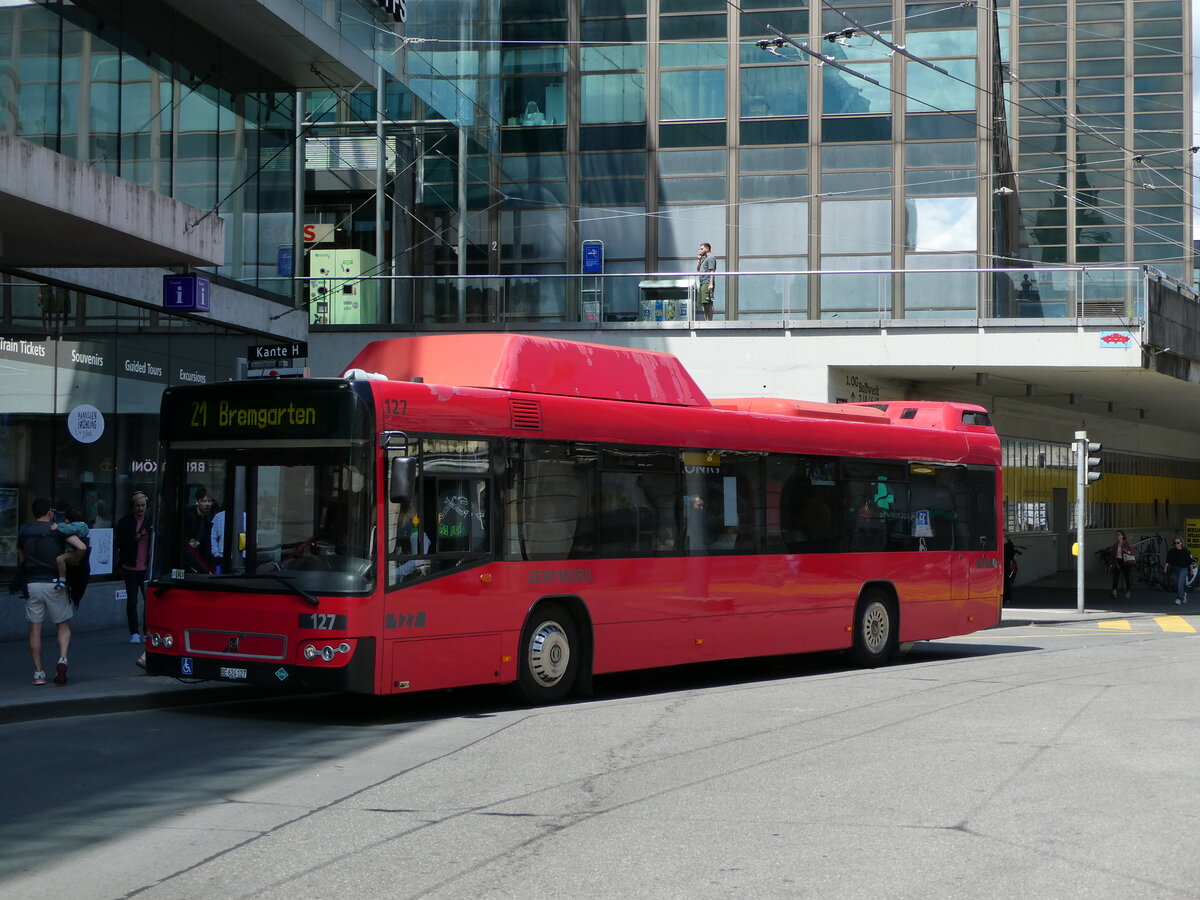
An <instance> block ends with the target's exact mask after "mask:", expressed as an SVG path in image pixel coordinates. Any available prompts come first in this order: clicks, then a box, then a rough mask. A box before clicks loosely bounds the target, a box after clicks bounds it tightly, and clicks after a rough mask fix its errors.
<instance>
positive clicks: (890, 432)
mask: <svg viewBox="0 0 1200 900" xmlns="http://www.w3.org/2000/svg"><path fill="white" fill-rule="evenodd" d="M161 430H162V451H163V453H162V469H161V471H162V473H163V474H162V477H163V482H162V494H161V497H160V501H159V522H160V531H159V534H158V535H157V538H156V551H155V558H156V564H155V571H156V572H157V573H158V575H157V577H156V579H155V580H154V582H153V584H152V586H151V589H150V590H149V592H148V594H149V596H148V600H147V607H146V629H147V668H148V669H149V671H150V672H151V673H153V674H157V675H171V676H191V677H197V678H208V679H222V680H226V681H238V682H246V683H253V684H275V685H278V684H282V685H285V686H288V685H297V686H300V687H302V688H306V689H314V690H337V691H359V692H367V693H375V694H393V693H399V692H405V691H423V690H432V689H435V688H451V687H458V686H464V685H478V684H488V683H498V684H505V683H507V684H513V685H515V686H517V688H518V689H519V691H520V692H521V693H522V694H523V695H524V697H525V698H526V699H528V700H529V701H531V702H551V701H555V700H558V699H561V698H562V697H564V696H566V695H567V694H568V693H570V692H571V691H572V690H576V691H580V692H586V691H588V690H589V689H590V686H591V680H592V677H593V676H594V675H598V674H602V673H608V672H618V671H628V670H636V669H647V668H652V667H657V666H673V665H678V664H683V663H692V662H700V661H711V660H719V659H737V658H746V657H752V656H765V655H777V654H794V653H802V652H811V651H827V650H846V651H849V652H850V653H851V654H852V656H853V658H854V659H855V660H856V661H857V662H858V663H860V664H863V665H866V666H875V665H879V664H882V663H884V662H885V661H887V660H888V659H889V658H890V657H891V656H893V654H894V653H895V652H896V651H897V649H898V647H899V645H900V644H901V643H903V642H911V641H917V640H926V639H933V638H940V637H946V636H950V635H957V634H963V633H966V632H970V631H974V630H976V629H980V628H986V627H989V626H992V625H994V624H996V623H997V622H998V620H999V617H1000V607H1001V590H1002V566H1001V547H1000V537H999V536H1000V533H1001V523H1000V504H999V502H998V500H997V498H998V497H1000V496H1001V491H1000V446H999V441H998V440H997V437H996V434H995V431H994V430H993V428H992V427H991V424H990V422H989V419H988V415H987V413H986V412H985V411H984V410H983V409H982V408H980V407H977V406H970V405H966V404H960V403H933V402H907V401H902V402H890V403H873V404H825V403H809V402H800V401H790V400H771V399H763V398H753V399H741V400H709V399H708V398H707V397H705V395H704V394H703V393H702V392H701V390H700V389H699V388H698V387H697V385H696V383H695V382H694V381H693V380H692V378H691V377H690V376H689V374H688V373H687V371H686V370H685V369H684V368H683V367H682V365H681V364H680V363H679V362H678V360H676V359H675V358H674V357H672V356H670V355H668V354H663V353H655V352H650V351H641V350H630V349H622V348H615V347H607V346H600V345H595V344H585V343H576V342H571V341H563V340H551V339H544V338H537V337H530V336H524V335H496V334H480V335H452V336H422V337H410V338H399V339H395V340H383V341H377V342H375V343H372V344H369V345H368V346H367V347H366V348H364V349H363V351H362V352H361V353H360V354H359V355H358V357H357V358H356V359H355V360H354V362H353V363H352V365H351V367H350V368H349V369H348V370H347V372H346V373H345V375H344V376H343V377H342V378H339V379H304V380H281V381H265V380H259V381H252V382H236V383H234V382H229V383H224V384H212V385H196V386H186V387H178V388H171V389H170V390H168V391H167V392H166V393H165V394H164V396H163V401H162V417H161ZM201 488H203V489H204V491H205V492H207V495H208V498H209V499H212V500H215V506H214V507H213V508H214V509H216V510H217V512H216V514H215V515H213V516H211V517H206V516H205V515H203V514H201V510H202V508H203V504H199V505H198V504H197V503H196V497H197V493H198V492H199V491H200V489H201Z"/></svg>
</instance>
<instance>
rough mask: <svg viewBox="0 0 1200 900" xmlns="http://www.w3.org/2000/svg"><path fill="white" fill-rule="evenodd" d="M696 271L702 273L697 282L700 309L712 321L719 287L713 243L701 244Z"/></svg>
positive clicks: (697, 255)
mask: <svg viewBox="0 0 1200 900" xmlns="http://www.w3.org/2000/svg"><path fill="white" fill-rule="evenodd" d="M696 271H697V272H699V273H700V278H699V282H698V284H697V288H698V294H699V297H700V309H701V311H702V312H703V313H704V318H705V319H707V320H708V321H710V322H711V321H712V317H713V292H714V291H715V290H716V287H717V278H716V275H715V274H714V273H715V272H716V271H717V259H716V257H715V256H713V255H712V244H701V245H700V252H699V253H697V254H696Z"/></svg>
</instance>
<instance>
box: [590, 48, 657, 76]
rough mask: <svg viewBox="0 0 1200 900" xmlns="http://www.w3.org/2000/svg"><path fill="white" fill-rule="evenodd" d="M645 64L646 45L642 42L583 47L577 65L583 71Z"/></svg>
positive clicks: (609, 69) (640, 67)
mask: <svg viewBox="0 0 1200 900" xmlns="http://www.w3.org/2000/svg"><path fill="white" fill-rule="evenodd" d="M645 66H646V47H645V45H643V44H632V45H630V44H624V45H622V44H616V45H611V44H610V45H609V46H606V47H584V48H583V49H582V50H581V51H580V53H579V67H580V69H581V70H583V71H584V72H608V71H612V70H614V69H642V68H645Z"/></svg>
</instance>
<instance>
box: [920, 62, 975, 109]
mask: <svg viewBox="0 0 1200 900" xmlns="http://www.w3.org/2000/svg"><path fill="white" fill-rule="evenodd" d="M939 65H940V66H941V67H942V68H943V69H945V70H946V71H947V72H949V73H950V75H949V76H946V75H943V74H942V73H941V72H935V71H933V69H930V68H928V67H926V66H922V65H920V64H919V63H914V62H910V63H907V64H906V65H905V69H904V71H905V74H906V76H907V78H908V90H907V91H906V93H907V94H908V98H907V101H906V108H907V110H908V111H909V112H924V111H926V110H930V109H933V110H954V109H974V108H975V88H974V84H975V60H973V59H947V60H942V61H941V62H940V63H939ZM964 82H965V83H964ZM918 97H919V98H920V99H919V100H918V99H917V98H918Z"/></svg>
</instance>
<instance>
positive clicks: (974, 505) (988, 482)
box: [966, 466, 1004, 599]
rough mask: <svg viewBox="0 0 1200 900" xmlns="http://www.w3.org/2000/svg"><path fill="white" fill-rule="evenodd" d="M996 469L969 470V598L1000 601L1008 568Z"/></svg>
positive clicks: (987, 467) (975, 467)
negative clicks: (1003, 551)
mask: <svg viewBox="0 0 1200 900" xmlns="http://www.w3.org/2000/svg"><path fill="white" fill-rule="evenodd" d="M996 485H997V480H996V470H995V469H994V468H992V467H990V466H972V467H970V468H968V469H967V498H966V499H967V542H968V546H969V547H970V556H971V567H970V572H969V576H968V577H969V579H970V584H969V587H968V595H969V596H970V597H971V598H972V599H976V598H983V599H988V598H991V599H996V598H998V597H999V596H1000V595H1001V593H1002V592H1003V590H1004V565H1003V562H1002V554H1001V552H1000V541H999V535H998V531H997V508H996Z"/></svg>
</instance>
